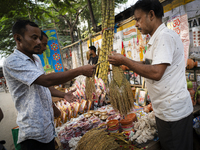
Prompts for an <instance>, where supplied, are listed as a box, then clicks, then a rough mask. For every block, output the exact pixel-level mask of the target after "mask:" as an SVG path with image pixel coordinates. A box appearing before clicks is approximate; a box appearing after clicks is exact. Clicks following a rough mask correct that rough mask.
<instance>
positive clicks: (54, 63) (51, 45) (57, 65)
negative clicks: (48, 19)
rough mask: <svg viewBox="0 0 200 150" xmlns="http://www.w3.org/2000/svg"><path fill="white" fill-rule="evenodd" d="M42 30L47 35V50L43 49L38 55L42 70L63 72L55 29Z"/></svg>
mask: <svg viewBox="0 0 200 150" xmlns="http://www.w3.org/2000/svg"><path fill="white" fill-rule="evenodd" d="M44 32H45V33H46V35H47V36H48V43H47V50H45V51H44V52H43V54H41V55H38V56H39V57H40V59H41V61H42V66H43V68H44V71H45V72H46V73H47V74H48V73H51V72H63V71H64V69H63V64H62V60H61V57H62V56H61V53H60V48H59V44H58V37H57V34H56V30H55V29H52V30H45V31H44Z"/></svg>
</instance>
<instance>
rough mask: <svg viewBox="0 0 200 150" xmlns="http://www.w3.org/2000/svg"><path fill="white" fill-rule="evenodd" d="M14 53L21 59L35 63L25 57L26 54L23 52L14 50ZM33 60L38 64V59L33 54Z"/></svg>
mask: <svg viewBox="0 0 200 150" xmlns="http://www.w3.org/2000/svg"><path fill="white" fill-rule="evenodd" d="M14 53H15V54H17V55H18V56H19V57H20V58H22V59H24V60H31V61H33V60H32V59H31V58H30V57H28V56H27V55H25V54H24V53H22V52H21V51H19V50H18V49H15V50H14ZM33 58H34V60H35V61H37V62H38V60H37V58H36V57H35V56H34V54H33Z"/></svg>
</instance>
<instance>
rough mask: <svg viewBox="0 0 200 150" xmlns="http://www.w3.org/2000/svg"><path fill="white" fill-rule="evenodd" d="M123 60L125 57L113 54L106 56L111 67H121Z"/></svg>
mask: <svg viewBox="0 0 200 150" xmlns="http://www.w3.org/2000/svg"><path fill="white" fill-rule="evenodd" d="M124 58H125V57H124V56H123V55H121V54H119V53H115V52H113V54H112V55H109V56H108V61H109V63H110V64H112V65H115V66H120V65H123V59H124Z"/></svg>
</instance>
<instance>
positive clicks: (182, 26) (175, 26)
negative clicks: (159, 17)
mask: <svg viewBox="0 0 200 150" xmlns="http://www.w3.org/2000/svg"><path fill="white" fill-rule="evenodd" d="M167 27H168V28H169V29H171V30H174V31H175V32H176V33H177V34H178V35H180V38H181V40H182V42H183V46H184V58H185V66H186V64H187V59H188V54H189V46H190V37H189V27H188V17H187V14H185V15H182V16H180V15H178V16H176V17H173V19H172V20H169V21H168V22H167Z"/></svg>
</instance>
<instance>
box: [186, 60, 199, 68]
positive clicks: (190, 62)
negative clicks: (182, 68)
mask: <svg viewBox="0 0 200 150" xmlns="http://www.w3.org/2000/svg"><path fill="white" fill-rule="evenodd" d="M194 67H197V61H196V62H194V61H193V60H192V59H188V60H187V69H192V68H194Z"/></svg>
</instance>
